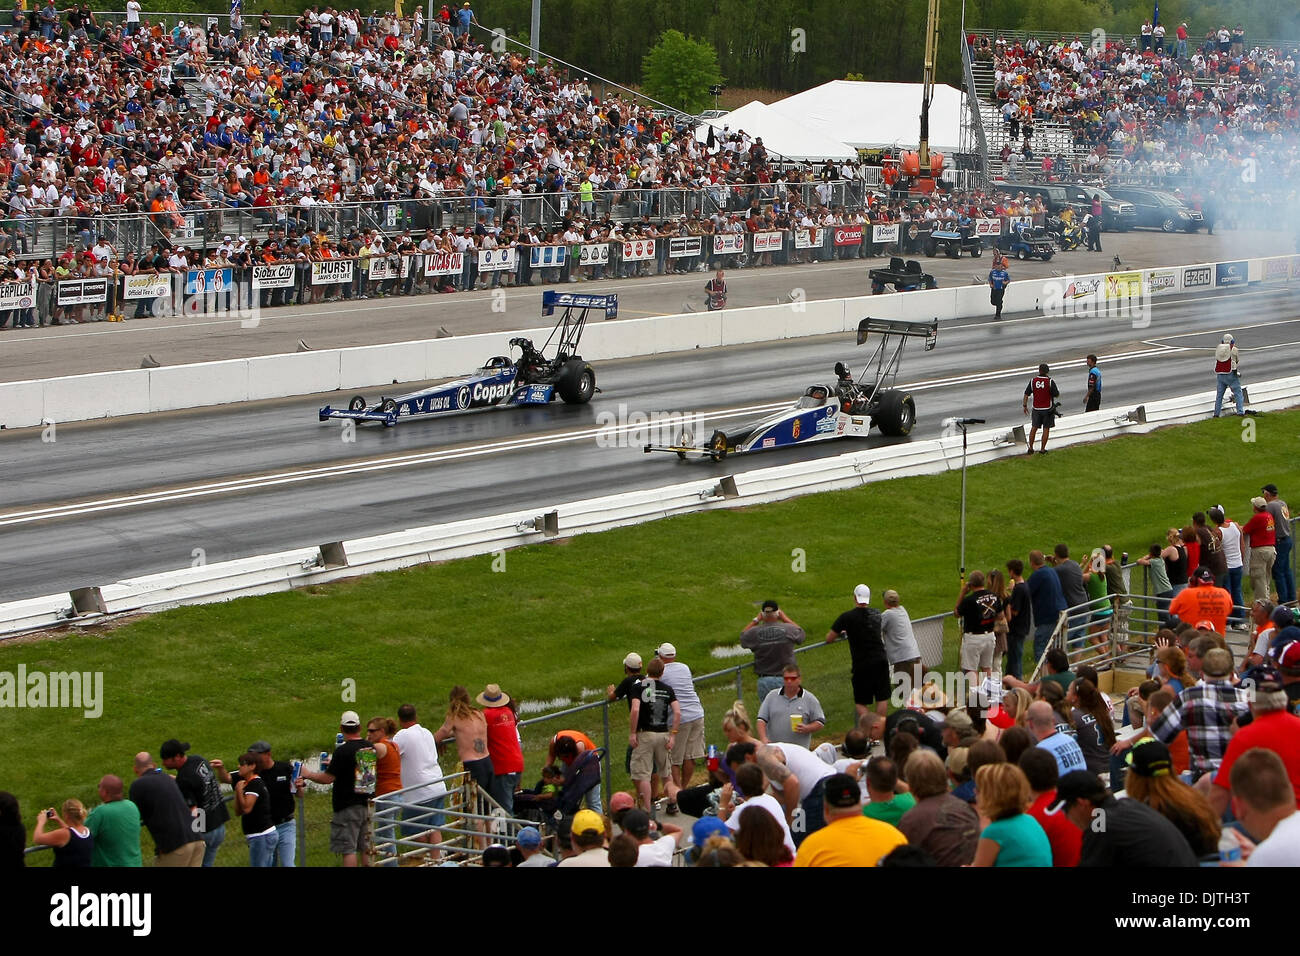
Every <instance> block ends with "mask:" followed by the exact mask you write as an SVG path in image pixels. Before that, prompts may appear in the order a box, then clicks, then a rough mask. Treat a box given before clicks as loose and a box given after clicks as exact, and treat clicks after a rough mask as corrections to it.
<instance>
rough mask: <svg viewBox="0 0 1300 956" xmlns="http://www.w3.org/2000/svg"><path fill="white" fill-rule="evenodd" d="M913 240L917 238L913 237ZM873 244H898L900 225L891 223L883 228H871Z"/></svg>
mask: <svg viewBox="0 0 1300 956" xmlns="http://www.w3.org/2000/svg"><path fill="white" fill-rule="evenodd" d="M912 238H913V239H915V238H916V237H915V236H913V237H912ZM871 241H872V242H885V243H888V242H897V241H898V223H896V222H891V223H888V224H887V225H883V226H872V227H871Z"/></svg>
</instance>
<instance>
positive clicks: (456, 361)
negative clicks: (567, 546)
mask: <svg viewBox="0 0 1300 956" xmlns="http://www.w3.org/2000/svg"><path fill="white" fill-rule="evenodd" d="M1136 282H1140V283H1141V286H1142V288H1143V289H1145V290H1147V291H1148V292H1149V294H1150V295H1151V296H1152V297H1153V298H1156V297H1159V296H1161V295H1168V294H1171V293H1177V292H1203V291H1210V290H1213V289H1217V288H1228V287H1244V286H1247V285H1251V284H1255V283H1261V282H1262V283H1300V256H1277V257H1274V258H1269V259H1243V260H1239V261H1235V262H1218V263H1215V262H1210V263H1198V264H1195V265H1182V266H1166V267H1160V268H1155V269H1141V270H1133V271H1125V272H1113V273H1098V274H1094V275H1084V276H1077V277H1068V278H1052V279H1029V280H1021V281H1017V282H1013V283H1012V284H1011V285H1010V286H1009V287H1008V288H1007V291H1006V299H1005V302H1004V309H1005V310H1006V311H1008V312H1030V311H1041V312H1049V313H1050V312H1053V311H1055V312H1061V311H1066V310H1069V311H1071V312H1074V313H1075V314H1079V313H1080V312H1082V310H1084V309H1086V308H1088V307H1090V306H1091V307H1094V308H1097V309H1100V308H1102V307H1104V306H1105V305H1106V304H1107V303H1108V302H1113V301H1114V300H1116V299H1117V298H1118V296H1117V292H1123V291H1125V290H1131V289H1132V288H1133V285H1132V284H1133V283H1136ZM991 313H992V307H991V306H990V305H989V293H988V289H987V288H986V287H985V286H984V285H968V286H958V287H955V288H948V289H934V290H929V291H917V292H902V293H890V294H888V295H878V296H860V297H857V298H849V299H826V300H818V301H799V302H792V303H790V304H789V305H770V306H756V307H753V308H747V309H728V310H726V311H722V312H711V313H704V314H698V313H687V314H682V315H668V316H658V317H654V318H647V319H630V320H620V321H617V322H598V323H593V324H592V325H590V326H588V327H587V330H586V332H585V333H584V336H583V342H582V353H583V356H584V357H585V358H587V359H589V360H593V361H600V360H605V359H615V358H630V357H632V356H637V355H655V354H659V353H664V352H682V351H691V350H694V349H700V348H715V347H720V346H727V345H741V344H747V343H751V342H768V341H777V340H780V339H787V338H800V337H803V336H810V335H825V334H828V333H833V332H850V331H853V330H855V329H856V328H857V325H858V322H859V321H860V320H861V319H862V318H864V317H865V316H868V315H870V316H872V317H873V318H879V319H907V320H911V321H930V320H931V319H939V320H940V321H945V320H951V319H957V318H967V317H972V316H981V315H989V314H991ZM549 331H550V329H549V328H546V329H524V330H519V331H511V332H490V333H485V334H482V335H470V336H465V337H463V338H450V339H428V340H423V341H417V342H395V343H391V344H387V345H370V346H362V347H359V348H347V349H328V350H322V351H317V352H299V353H292V354H287V355H263V356H258V357H255V358H248V359H235V360H231V361H224V362H208V363H204V364H198V365H179V366H172V367H165V368H154V369H131V370H127V371H120V372H99V373H94V374H90V375H72V376H67V377H63V378H51V379H43V380H38V381H25V382H8V383H0V425H3V426H4V427H6V428H20V427H28V426H35V425H41V424H43V423H47V422H58V423H63V422H74V421H85V420H88V419H95V418H113V417H117V416H121V415H138V414H144V413H148V412H161V411H171V410H174V409H180V408H200V407H208V406H213V405H225V404H230V403H235V402H247V401H257V400H260V399H266V398H287V397H290V396H294V395H313V394H317V393H321V392H332V391H336V390H345V391H346V390H361V389H367V388H371V389H373V388H374V387H376V386H384V387H386V386H389V385H391V384H393V383H394V382H397V383H402V382H423V381H430V380H440V379H449V378H453V377H455V376H457V375H462V374H464V373H465V372H466V370H468V369H471V368H475V367H477V366H478V364H479V363H480V362H482V361H483V360H484V359H486V358H487V357H488V356H489V355H502V354H505V353H506V352H507V351H508V350H509V345H508V340H509V339H510V338H511V337H513V336H516V335H531V336H532V337H533V338H535V339H539V340H542V339H545V337H546V335H547V333H548V332H549Z"/></svg>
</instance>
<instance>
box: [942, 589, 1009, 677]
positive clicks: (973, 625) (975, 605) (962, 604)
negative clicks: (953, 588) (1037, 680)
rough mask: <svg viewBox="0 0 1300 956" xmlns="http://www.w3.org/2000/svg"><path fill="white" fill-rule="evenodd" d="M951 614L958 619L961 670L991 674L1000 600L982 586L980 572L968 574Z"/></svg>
mask: <svg viewBox="0 0 1300 956" xmlns="http://www.w3.org/2000/svg"><path fill="white" fill-rule="evenodd" d="M953 614H954V615H955V616H956V617H959V618H961V621H962V638H961V669H962V670H963V671H964V672H966V673H967V674H971V675H976V674H977V673H978V672H979V671H983V672H984V673H985V674H992V673H993V658H994V653H993V648H994V645H995V643H996V639H995V638H994V636H993V625H994V624H995V623H997V620H998V618H999V617H1001V616H1002V599H1001V598H1000V597H998V596H997V595H996V594H994V593H993V592H992V591H990V590H988V589H986V588H985V587H984V573H983V572H982V571H972V572H971V574H970V580H969V581H967V582H966V586H965V587H964V588H962V592H961V594H960V595H958V598H957V606H956V607H955V608H954V609H953Z"/></svg>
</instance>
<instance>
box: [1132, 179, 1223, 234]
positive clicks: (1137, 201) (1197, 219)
mask: <svg viewBox="0 0 1300 956" xmlns="http://www.w3.org/2000/svg"><path fill="white" fill-rule="evenodd" d="M1110 194H1111V195H1112V196H1116V197H1118V198H1120V199H1124V200H1127V201H1128V202H1131V203H1132V204H1133V205H1134V206H1136V207H1137V225H1139V226H1144V227H1146V228H1148V229H1161V230H1163V231H1165V232H1177V231H1178V230H1180V229H1181V230H1182V231H1183V232H1196V231H1197V230H1198V229H1200V228H1201V226H1202V225H1204V223H1205V217H1204V216H1202V215H1201V214H1200V213H1199V212H1197V211H1196V210H1195V209H1193V208H1192V207H1191V206H1189V205H1188V204H1187V203H1185V202H1183V201H1182V200H1181V199H1179V198H1178V197H1177V196H1175V195H1173V194H1172V193H1167V192H1163V191H1161V190H1159V189H1142V188H1138V187H1136V186H1112V187H1111V189H1110Z"/></svg>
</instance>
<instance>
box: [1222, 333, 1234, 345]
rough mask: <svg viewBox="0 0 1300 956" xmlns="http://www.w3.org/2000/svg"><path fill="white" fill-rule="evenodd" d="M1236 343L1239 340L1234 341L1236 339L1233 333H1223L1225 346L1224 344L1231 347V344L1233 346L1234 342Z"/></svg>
mask: <svg viewBox="0 0 1300 956" xmlns="http://www.w3.org/2000/svg"><path fill="white" fill-rule="evenodd" d="M1235 341H1237V340H1236V339H1234V338H1233V337H1232V333H1231V332H1224V333H1223V344H1224V345H1231V344H1232V343H1233V342H1235Z"/></svg>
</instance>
